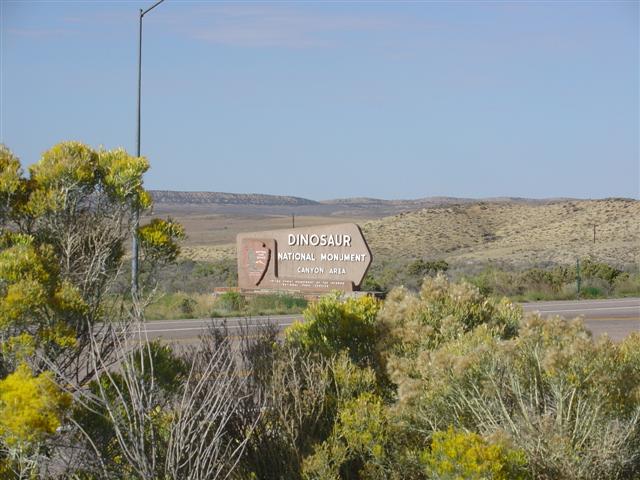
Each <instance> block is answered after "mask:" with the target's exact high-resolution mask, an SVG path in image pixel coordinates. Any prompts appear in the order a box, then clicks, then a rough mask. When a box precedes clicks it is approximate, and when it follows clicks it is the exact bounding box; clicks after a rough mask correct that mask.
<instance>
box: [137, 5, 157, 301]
mask: <svg viewBox="0 0 640 480" xmlns="http://www.w3.org/2000/svg"><path fill="white" fill-rule="evenodd" d="M162 2H164V0H159V1H158V2H156V3H154V4H153V5H151V6H150V7H149V8H147V9H146V10H142V9H140V13H139V16H138V118H137V130H136V156H138V157H139V156H140V123H141V120H140V119H141V101H142V100H141V99H142V19H143V18H144V16H145V15H146V14H147V13H149V12H150V11H151V10H153V9H154V8H156V7H157V6H158V5H160V4H161V3H162ZM139 227H140V209H139V206H138V205H137V204H136V205H134V206H133V232H131V297H132V298H133V299H134V300H135V298H136V297H137V296H138V228H139Z"/></svg>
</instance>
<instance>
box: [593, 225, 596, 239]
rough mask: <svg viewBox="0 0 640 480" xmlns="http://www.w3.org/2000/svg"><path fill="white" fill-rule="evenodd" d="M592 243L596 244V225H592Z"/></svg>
mask: <svg viewBox="0 0 640 480" xmlns="http://www.w3.org/2000/svg"><path fill="white" fill-rule="evenodd" d="M593 243H596V225H595V224H593Z"/></svg>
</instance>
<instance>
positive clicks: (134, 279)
mask: <svg viewBox="0 0 640 480" xmlns="http://www.w3.org/2000/svg"><path fill="white" fill-rule="evenodd" d="M143 16H144V12H143V11H142V9H140V14H139V17H138V118H137V120H138V121H137V130H136V156H137V157H139V156H140V112H141V97H142V17H143ZM139 226H140V211H139V209H138V205H134V207H133V232H131V297H132V298H133V299H134V300H135V299H136V297H137V296H138V227H139Z"/></svg>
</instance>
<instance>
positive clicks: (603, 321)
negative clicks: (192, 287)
mask: <svg viewBox="0 0 640 480" xmlns="http://www.w3.org/2000/svg"><path fill="white" fill-rule="evenodd" d="M523 308H524V310H525V311H526V312H535V311H537V312H540V313H541V314H542V315H543V316H545V317H546V316H555V315H560V316H563V317H565V318H575V317H579V316H580V317H583V318H584V321H585V324H586V325H587V327H588V328H589V329H591V331H592V332H593V333H594V335H596V336H597V335H602V334H603V333H607V334H609V336H610V337H611V338H612V339H614V340H621V339H622V338H624V337H625V336H627V335H628V334H629V333H631V332H633V331H640V298H624V299H614V300H578V301H560V302H534V303H526V304H523ZM301 318H302V316H301V315H278V316H273V317H253V318H251V320H250V325H249V328H250V329H251V328H255V326H257V325H260V324H262V323H264V322H265V321H267V320H270V321H271V322H276V323H277V325H278V327H279V328H280V329H281V330H282V329H284V328H285V327H287V326H289V325H291V324H292V323H293V322H294V321H295V320H297V319H301ZM243 320H244V319H243V318H229V319H227V328H228V329H229V330H230V331H231V332H239V330H240V324H241V322H243ZM210 323H211V320H209V319H191V320H154V321H149V322H147V323H146V324H145V325H146V327H147V335H148V336H149V338H150V339H154V338H164V339H166V340H169V341H171V342H176V343H183V344H184V343H193V342H196V341H197V339H198V336H199V335H200V334H201V333H203V332H204V330H205V329H206V328H207V326H208V325H209V324H210Z"/></svg>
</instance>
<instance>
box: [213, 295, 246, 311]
mask: <svg viewBox="0 0 640 480" xmlns="http://www.w3.org/2000/svg"><path fill="white" fill-rule="evenodd" d="M245 305H246V300H245V298H244V296H242V295H241V294H240V293H238V292H224V293H223V294H222V295H220V296H219V297H218V300H217V301H216V308H217V309H220V310H222V311H225V312H240V311H242V310H243V309H244V307H245Z"/></svg>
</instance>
